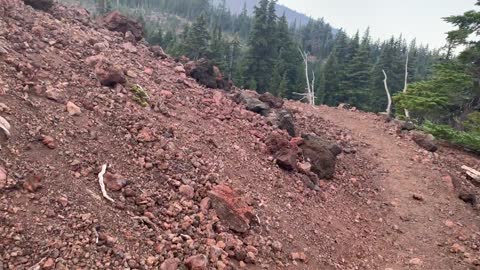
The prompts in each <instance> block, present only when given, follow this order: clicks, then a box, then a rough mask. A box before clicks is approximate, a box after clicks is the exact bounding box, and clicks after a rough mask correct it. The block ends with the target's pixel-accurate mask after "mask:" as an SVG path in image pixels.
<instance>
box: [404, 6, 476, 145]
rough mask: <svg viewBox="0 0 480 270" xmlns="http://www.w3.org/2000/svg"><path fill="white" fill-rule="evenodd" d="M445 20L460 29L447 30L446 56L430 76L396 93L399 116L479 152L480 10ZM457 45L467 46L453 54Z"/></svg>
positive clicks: (439, 136)
mask: <svg viewBox="0 0 480 270" xmlns="http://www.w3.org/2000/svg"><path fill="white" fill-rule="evenodd" d="M476 5H477V6H480V1H477V4H476ZM445 21H447V22H449V23H451V24H453V25H454V26H455V27H456V28H457V29H456V30H454V31H451V32H449V33H448V38H447V41H448V44H449V46H448V51H447V55H446V57H445V58H444V59H443V60H442V61H441V62H438V63H437V64H436V65H435V67H434V72H433V76H432V77H431V78H429V79H428V80H425V81H421V82H416V83H414V84H412V85H410V86H409V88H408V90H407V92H406V93H400V94H398V95H396V97H395V98H394V101H395V104H396V107H397V116H398V117H402V118H410V119H411V120H414V121H416V122H417V123H418V124H420V125H422V126H423V128H424V130H426V131H428V132H430V133H432V134H433V135H435V136H436V137H437V138H440V139H445V140H448V141H450V142H453V143H454V144H457V145H460V146H463V147H466V148H468V149H470V150H474V151H476V152H477V153H480V42H479V41H478V40H479V39H478V37H479V36H480V34H479V32H478V26H479V25H480V12H478V11H474V10H472V11H467V12H465V13H464V14H463V15H458V16H450V17H447V18H445ZM458 46H464V47H465V49H464V50H463V51H462V52H461V53H460V54H459V56H458V57H452V54H451V52H452V51H453V50H454V49H455V48H456V47H458Z"/></svg>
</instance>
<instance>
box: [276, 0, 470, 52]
mask: <svg viewBox="0 0 480 270" xmlns="http://www.w3.org/2000/svg"><path fill="white" fill-rule="evenodd" d="M279 3H280V4H283V5H286V6H288V7H289V8H291V9H295V10H297V11H300V12H302V13H305V14H307V15H309V16H312V17H314V18H320V17H324V18H325V20H326V21H327V22H329V23H331V24H332V25H333V26H335V27H338V28H343V29H345V30H346V31H347V33H349V34H352V33H355V32H356V31H357V29H360V31H362V32H363V31H364V30H365V29H366V28H367V27H368V26H370V30H371V33H372V36H373V37H374V38H382V39H385V38H388V37H390V36H392V35H396V36H397V35H399V34H400V33H403V35H404V36H405V37H407V38H408V39H412V38H417V40H418V41H419V42H421V43H428V44H430V45H432V46H434V47H436V48H439V47H441V46H443V45H444V44H445V33H446V32H447V31H449V30H451V29H452V27H451V26H450V25H449V24H448V23H446V22H444V21H442V19H441V18H442V17H446V16H449V15H459V14H463V13H464V12H465V11H467V10H472V9H475V3H476V0H279Z"/></svg>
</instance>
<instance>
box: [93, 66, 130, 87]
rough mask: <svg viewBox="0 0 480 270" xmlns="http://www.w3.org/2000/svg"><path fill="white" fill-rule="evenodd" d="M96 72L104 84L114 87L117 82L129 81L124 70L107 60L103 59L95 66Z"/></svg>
mask: <svg viewBox="0 0 480 270" xmlns="http://www.w3.org/2000/svg"><path fill="white" fill-rule="evenodd" d="M95 74H96V75H97V79H98V80H99V81H100V84H101V85H103V86H109V87H114V86H115V85H116V84H123V83H126V82H127V79H126V77H125V73H124V72H123V70H122V69H121V68H120V67H118V66H116V65H113V64H111V63H109V62H106V61H101V62H99V63H98V64H97V65H96V66H95Z"/></svg>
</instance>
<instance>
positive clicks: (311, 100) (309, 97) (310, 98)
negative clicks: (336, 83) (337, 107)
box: [298, 47, 315, 106]
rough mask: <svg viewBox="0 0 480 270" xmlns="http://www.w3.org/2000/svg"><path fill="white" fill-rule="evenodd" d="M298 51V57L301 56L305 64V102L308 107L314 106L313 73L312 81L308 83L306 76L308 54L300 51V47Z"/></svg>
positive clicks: (308, 79)
mask: <svg viewBox="0 0 480 270" xmlns="http://www.w3.org/2000/svg"><path fill="white" fill-rule="evenodd" d="M298 51H299V52H300V55H301V56H302V59H303V62H304V63H305V80H306V81H307V95H305V96H306V97H307V101H308V103H309V104H310V105H312V106H313V105H315V92H314V90H315V86H314V85H312V84H314V83H315V73H314V72H312V74H313V81H312V83H310V78H309V76H308V55H309V54H308V53H307V52H305V51H302V50H301V49H300V47H299V48H298Z"/></svg>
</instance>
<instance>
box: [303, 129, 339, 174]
mask: <svg viewBox="0 0 480 270" xmlns="http://www.w3.org/2000/svg"><path fill="white" fill-rule="evenodd" d="M302 138H303V144H302V145H301V146H300V148H301V149H302V152H303V156H304V157H305V159H306V160H307V161H308V162H310V164H311V165H312V168H311V170H312V172H313V173H315V174H316V175H318V177H319V178H321V179H331V178H333V175H334V173H335V164H336V160H337V155H339V154H340V153H341V152H342V149H341V148H340V147H339V146H337V145H335V144H333V143H331V142H329V141H327V140H325V139H322V138H320V137H318V136H315V135H311V134H306V135H303V136H302Z"/></svg>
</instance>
